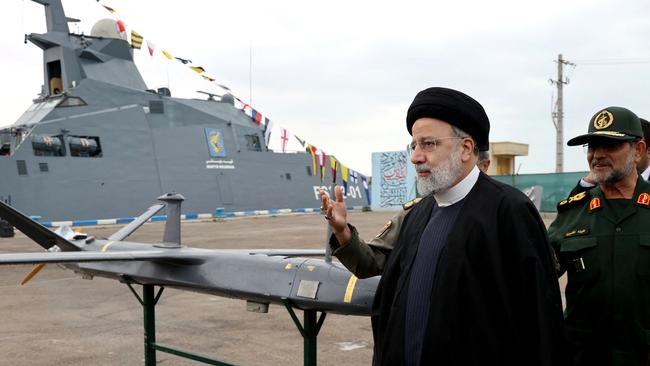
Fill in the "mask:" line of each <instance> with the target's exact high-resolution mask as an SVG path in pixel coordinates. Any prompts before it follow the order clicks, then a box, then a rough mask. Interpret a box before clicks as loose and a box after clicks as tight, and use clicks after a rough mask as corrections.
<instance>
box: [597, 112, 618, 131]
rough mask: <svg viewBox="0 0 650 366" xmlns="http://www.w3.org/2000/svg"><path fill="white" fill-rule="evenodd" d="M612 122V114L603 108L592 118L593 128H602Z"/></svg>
mask: <svg viewBox="0 0 650 366" xmlns="http://www.w3.org/2000/svg"><path fill="white" fill-rule="evenodd" d="M612 123H614V115H612V113H610V112H609V111H608V110H604V111H602V112H600V113H598V115H597V116H596V118H594V128H595V129H597V130H602V129H604V128H607V127H609V126H611V125H612Z"/></svg>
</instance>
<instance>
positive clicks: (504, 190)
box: [372, 174, 564, 366]
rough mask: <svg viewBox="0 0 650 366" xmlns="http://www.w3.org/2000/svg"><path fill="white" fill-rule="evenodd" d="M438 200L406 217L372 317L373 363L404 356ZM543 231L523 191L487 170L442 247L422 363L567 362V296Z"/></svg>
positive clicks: (392, 361) (388, 362) (428, 200)
mask: <svg viewBox="0 0 650 366" xmlns="http://www.w3.org/2000/svg"><path fill="white" fill-rule="evenodd" d="M433 203H434V198H433V197H432V196H429V197H427V198H425V199H424V200H422V202H420V203H418V204H417V205H416V206H415V207H414V208H413V209H412V210H411V212H410V213H409V214H408V215H407V216H406V218H405V220H404V223H403V226H402V228H401V231H400V235H399V239H398V240H397V243H396V245H395V248H394V249H393V250H392V251H391V252H390V254H389V255H388V259H387V262H386V265H385V267H384V271H383V275H382V279H381V282H380V284H379V287H378V289H377V294H376V296H375V302H374V314H375V315H374V316H373V318H372V325H373V335H374V340H375V347H374V348H375V349H374V361H373V363H374V364H375V365H401V364H403V363H404V337H408V336H409V335H408V334H404V319H405V314H404V311H405V305H406V299H407V298H408V293H407V292H408V283H409V276H410V270H411V264H412V263H413V260H414V258H415V256H416V255H417V247H418V242H419V241H420V235H421V233H422V232H423V230H424V227H425V226H426V224H427V222H428V220H429V215H430V213H431V208H432V206H433ZM553 258H554V257H553V255H552V252H551V249H550V246H549V243H548V238H547V235H546V229H545V227H544V224H543V222H542V220H541V218H540V216H539V214H538V212H537V210H536V209H535V206H534V205H533V204H532V202H531V201H530V200H529V199H528V198H527V197H526V196H525V195H523V194H522V193H521V192H520V191H518V190H516V189H514V188H512V187H510V186H507V185H505V184H502V183H499V182H497V181H495V180H493V179H491V178H489V177H487V176H486V175H484V174H481V175H480V176H479V178H478V180H477V182H476V184H475V185H474V187H473V188H472V190H471V191H470V192H469V194H468V195H467V197H466V200H465V203H464V205H463V207H462V209H461V211H460V212H459V214H458V217H457V218H456V221H455V223H454V226H453V227H452V229H451V231H450V233H449V236H448V238H447V242H446V245H445V247H444V249H443V251H442V253H441V255H440V259H439V263H438V268H437V270H436V274H435V280H434V281H433V284H432V288H430V289H421V290H422V291H430V296H431V302H430V303H431V307H430V311H429V317H428V319H422V321H423V322H426V323H427V329H426V332H425V340H424V346H423V350H422V358H421V365H445V366H452V365H463V366H467V365H481V366H483V365H545V366H546V365H547V366H556V365H563V364H564V356H563V354H564V352H563V335H562V333H563V331H562V303H561V297H560V289H559V285H558V280H557V277H556V273H555V268H554V260H553Z"/></svg>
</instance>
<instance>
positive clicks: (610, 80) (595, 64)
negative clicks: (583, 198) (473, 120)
mask: <svg viewBox="0 0 650 366" xmlns="http://www.w3.org/2000/svg"><path fill="white" fill-rule="evenodd" d="M100 4H105V5H108V6H111V7H113V8H115V9H116V10H117V14H116V15H114V16H112V15H111V14H110V13H108V12H107V11H106V10H104V9H103V8H102V7H101V6H100ZM63 5H64V8H65V10H66V15H67V16H68V17H72V18H78V19H81V20H82V22H81V23H78V24H74V25H72V24H71V26H70V28H71V30H73V31H80V32H84V33H86V34H89V33H90V29H91V28H92V26H93V24H94V23H95V22H96V21H98V20H99V19H102V18H111V17H115V18H119V19H122V20H123V21H124V22H125V23H126V25H127V27H129V28H133V29H135V30H137V31H138V32H139V33H140V34H141V35H143V36H144V38H145V40H150V41H151V42H153V43H155V44H156V46H157V47H158V48H162V49H165V50H166V51H169V52H170V53H172V54H173V55H174V56H179V57H183V58H189V59H191V60H192V61H193V62H194V65H195V66H202V67H204V68H205V69H206V70H207V74H208V75H210V76H211V77H214V78H216V79H217V80H218V81H219V82H220V83H223V84H225V85H228V86H229V87H231V89H232V90H233V92H234V94H235V95H237V96H238V97H240V98H242V99H244V100H246V101H247V100H248V99H249V97H250V95H251V90H249V81H250V80H249V66H250V65H249V60H250V59H251V57H250V50H251V49H252V105H253V106H254V107H255V108H256V109H257V110H259V111H260V112H262V113H263V114H264V115H266V116H268V117H269V118H270V119H271V120H273V121H274V122H275V123H276V124H279V125H281V126H282V127H285V128H287V129H288V130H289V131H291V132H293V133H295V134H296V135H298V136H300V137H303V138H305V139H306V140H307V141H308V142H310V143H312V144H313V145H315V146H317V147H320V148H322V149H323V150H325V151H326V152H327V153H329V154H333V155H336V156H337V157H338V158H339V160H341V161H342V162H343V163H344V164H346V165H348V166H350V167H351V168H353V169H355V170H358V171H360V172H362V173H364V174H371V153H372V152H377V151H392V150H400V149H403V147H404V146H405V145H406V144H407V143H408V142H409V141H410V136H409V135H408V132H407V131H406V128H405V122H404V117H405V114H406V109H407V108H408V105H409V104H410V102H411V101H412V99H413V97H414V96H415V94H416V93H417V92H418V91H419V90H422V89H424V88H426V87H429V86H446V87H451V88H455V89H458V90H461V91H463V92H465V93H467V94H469V95H471V96H472V97H474V98H475V99H477V100H478V101H479V102H480V103H481V104H482V105H483V107H484V108H485V110H486V111H487V113H488V116H489V118H490V121H491V132H490V140H491V141H514V142H521V143H526V144H529V145H530V146H529V156H528V157H523V158H517V165H518V168H519V172H520V173H540V172H541V173H548V172H553V171H554V170H555V129H554V127H553V124H552V121H551V110H552V98H553V97H554V95H555V93H554V90H555V89H554V87H553V86H552V85H550V84H549V81H548V80H549V79H551V78H556V77H557V64H556V63H555V62H554V60H556V59H557V56H558V54H559V53H562V54H563V55H564V58H565V59H567V60H569V61H571V62H574V63H575V64H576V67H567V68H566V73H567V75H568V77H569V78H570V83H569V84H568V85H567V86H566V87H565V89H564V90H565V92H564V97H565V103H564V110H565V133H564V137H565V141H566V140H568V139H569V138H571V137H573V136H576V135H578V134H582V133H584V132H586V129H587V123H588V121H589V118H590V117H591V116H592V115H593V114H594V113H595V112H597V111H598V110H599V109H600V108H603V107H606V106H610V105H619V106H624V107H627V108H630V109H631V110H633V111H635V112H636V113H637V114H638V115H639V116H640V117H645V118H646V119H648V118H649V117H650V42H649V41H648V40H649V39H650V2H648V1H647V0H639V1H613V0H606V1H605V0H603V1H598V0H589V1H581V0H579V1H575V0H574V1H570V2H567V1H556V0H548V1H545V2H529V1H498V0H497V1H426V2H424V1H423V2H412V1H399V2H396V1H391V2H383V1H337V0H334V1H327V2H313V1H257V0H248V1H247V0H238V1H207V0H204V1H192V0H184V1H161V0H158V1H154V0H138V1H127V0H114V1H110V0H105V1H104V0H102V1H101V2H99V3H98V2H96V1H94V0H74V1H73V0H68V1H64V3H63ZM2 6H3V11H2V14H3V29H4V33H3V35H2V36H0V46H2V50H3V51H4V52H3V53H4V57H3V60H2V65H3V67H2V68H0V80H2V82H3V84H4V86H5V87H4V88H2V89H1V90H2V91H1V92H0V93H1V99H0V100H2V110H3V114H2V118H1V119H0V126H2V125H7V124H11V123H13V122H14V121H15V120H16V119H17V118H18V117H19V116H20V114H22V112H23V111H24V110H25V109H27V107H28V106H29V105H30V103H31V99H33V98H34V97H35V96H36V94H37V93H38V92H39V90H40V86H41V84H42V83H43V79H42V78H43V75H42V66H41V62H42V59H41V57H42V53H41V50H40V49H38V48H37V47H36V46H34V45H32V44H24V43H23V38H24V34H25V33H31V32H36V33H39V32H44V31H45V17H44V11H43V7H42V6H41V5H38V4H35V3H32V2H31V1H28V0H9V1H6V2H5V1H3V4H2ZM157 52H158V51H157ZM136 63H137V65H138V67H139V68H140V70H141V72H142V74H143V76H144V78H145V81H146V82H147V85H148V86H149V87H150V88H156V87H159V86H164V85H169V86H170V88H171V91H172V95H173V96H178V97H188V98H194V97H199V98H203V96H201V95H199V94H196V93H195V91H196V90H204V91H211V92H215V93H217V94H221V93H222V90H220V89H219V88H218V87H216V86H214V85H213V84H211V83H209V82H206V81H204V80H202V79H201V78H200V77H199V76H198V75H197V74H195V73H194V72H192V71H191V70H189V69H188V68H187V66H183V65H182V64H180V63H179V62H171V61H168V60H167V59H165V58H164V57H163V56H162V55H161V54H160V53H159V52H158V53H156V54H154V57H150V56H149V54H148V53H147V51H146V50H144V49H143V50H141V51H136ZM275 137H276V138H277V137H278V136H277V134H276V136H275ZM585 169H586V162H585V154H584V153H583V151H582V148H579V147H578V148H576V147H566V148H565V171H578V170H585Z"/></svg>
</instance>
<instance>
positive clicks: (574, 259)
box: [560, 237, 650, 283]
mask: <svg viewBox="0 0 650 366" xmlns="http://www.w3.org/2000/svg"><path fill="white" fill-rule="evenodd" d="M648 249H650V247H648ZM560 261H561V263H562V265H563V266H564V268H566V271H567V273H568V276H569V282H573V283H581V282H584V281H588V280H593V279H596V278H598V276H599V275H600V264H599V260H598V239H597V238H594V237H582V238H580V237H578V238H569V239H565V240H563V241H561V242H560Z"/></svg>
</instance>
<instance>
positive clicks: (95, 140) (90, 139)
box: [68, 136, 102, 158]
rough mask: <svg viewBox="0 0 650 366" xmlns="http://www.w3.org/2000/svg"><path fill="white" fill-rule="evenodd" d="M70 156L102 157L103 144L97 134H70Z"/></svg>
mask: <svg viewBox="0 0 650 366" xmlns="http://www.w3.org/2000/svg"><path fill="white" fill-rule="evenodd" d="M68 144H69V145H70V156H74V157H78V158H101V157H102V145H101V144H100V142H99V137H97V136H68Z"/></svg>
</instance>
